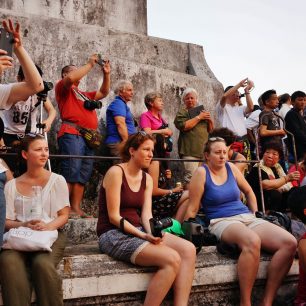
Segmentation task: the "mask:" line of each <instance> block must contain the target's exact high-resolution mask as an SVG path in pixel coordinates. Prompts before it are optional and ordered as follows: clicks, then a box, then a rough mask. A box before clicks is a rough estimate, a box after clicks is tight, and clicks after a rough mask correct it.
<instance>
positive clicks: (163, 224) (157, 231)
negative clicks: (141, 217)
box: [149, 217, 173, 237]
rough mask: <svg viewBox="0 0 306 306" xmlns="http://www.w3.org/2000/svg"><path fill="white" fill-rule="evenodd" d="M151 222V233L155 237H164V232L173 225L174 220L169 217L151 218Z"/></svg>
mask: <svg viewBox="0 0 306 306" xmlns="http://www.w3.org/2000/svg"><path fill="white" fill-rule="evenodd" d="M149 222H150V228H151V233H152V235H153V236H154V237H162V230H164V229H165V228H167V227H170V226H172V224H173V222H172V219H171V218H169V217H167V218H163V219H156V218H151V219H150V220H149Z"/></svg>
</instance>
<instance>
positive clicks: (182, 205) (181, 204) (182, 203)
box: [175, 190, 189, 223]
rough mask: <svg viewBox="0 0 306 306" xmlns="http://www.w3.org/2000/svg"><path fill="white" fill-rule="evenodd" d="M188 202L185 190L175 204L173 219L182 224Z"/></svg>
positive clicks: (187, 193) (187, 194)
mask: <svg viewBox="0 0 306 306" xmlns="http://www.w3.org/2000/svg"><path fill="white" fill-rule="evenodd" d="M188 200H189V192H188V191H187V190H185V191H184V192H183V194H182V196H181V198H180V200H179V201H178V203H177V211H176V214H175V219H176V220H177V221H179V222H180V223H182V222H183V221H184V218H185V214H186V211H187V207H188Z"/></svg>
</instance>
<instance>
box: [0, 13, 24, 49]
mask: <svg viewBox="0 0 306 306" xmlns="http://www.w3.org/2000/svg"><path fill="white" fill-rule="evenodd" d="M2 24H3V27H4V29H5V30H6V31H8V32H9V33H12V34H13V36H14V48H15V49H17V48H19V47H21V45H22V42H21V36H20V24H19V22H16V26H15V28H14V24H13V21H12V20H11V19H8V23H7V21H6V20H3V21H2Z"/></svg>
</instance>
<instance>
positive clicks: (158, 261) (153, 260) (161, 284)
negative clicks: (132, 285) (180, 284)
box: [135, 243, 181, 306]
mask: <svg viewBox="0 0 306 306" xmlns="http://www.w3.org/2000/svg"><path fill="white" fill-rule="evenodd" d="M135 262H136V264H137V265H139V266H157V267H158V270H157V272H156V273H155V274H154V275H153V277H152V279H151V281H150V283H149V286H148V289H147V295H146V298H145V301H144V305H145V306H155V305H156V306H157V305H160V304H161V303H162V301H163V299H164V297H165V296H166V294H167V292H168V291H169V289H170V288H171V286H172V284H173V282H174V280H175V277H176V275H177V273H178V270H179V266H180V263H181V259H180V256H179V254H178V253H177V252H176V251H174V250H173V249H171V248H169V247H167V246H165V245H163V244H159V245H154V244H151V243H150V244H148V245H147V246H146V247H145V248H144V249H143V250H142V251H141V252H140V253H139V254H138V255H137V257H136V260H135Z"/></svg>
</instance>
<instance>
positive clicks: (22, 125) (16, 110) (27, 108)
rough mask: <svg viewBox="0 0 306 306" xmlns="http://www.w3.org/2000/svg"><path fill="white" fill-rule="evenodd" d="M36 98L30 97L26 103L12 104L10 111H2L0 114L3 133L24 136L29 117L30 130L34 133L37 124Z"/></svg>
mask: <svg viewBox="0 0 306 306" xmlns="http://www.w3.org/2000/svg"><path fill="white" fill-rule="evenodd" d="M36 103H37V97H36V96H31V97H29V98H28V100H27V101H20V102H17V103H16V104H14V105H13V106H12V107H11V108H10V109H8V110H4V111H3V112H2V114H1V117H2V120H3V123H4V133H6V134H24V132H25V129H26V126H27V123H28V120H29V117H30V116H31V130H30V132H32V133H34V132H35V131H36V123H37V118H36V117H37V107H35V104H36Z"/></svg>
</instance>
